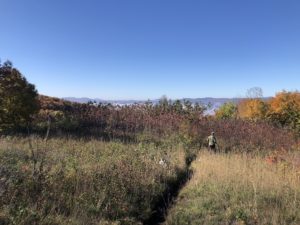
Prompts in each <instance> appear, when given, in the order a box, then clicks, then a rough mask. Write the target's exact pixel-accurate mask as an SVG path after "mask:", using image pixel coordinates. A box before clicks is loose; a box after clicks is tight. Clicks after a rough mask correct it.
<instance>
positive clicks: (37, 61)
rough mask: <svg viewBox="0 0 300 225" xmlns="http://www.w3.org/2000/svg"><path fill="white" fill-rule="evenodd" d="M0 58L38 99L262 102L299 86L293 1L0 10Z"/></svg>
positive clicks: (49, 2) (38, 0)
mask: <svg viewBox="0 0 300 225" xmlns="http://www.w3.org/2000/svg"><path fill="white" fill-rule="evenodd" d="M0 8H1V10H0V11H1V13H0V21H1V31H0V58H1V59H2V61H4V60H6V59H10V60H11V61H13V63H14V65H15V66H16V67H17V68H18V69H19V70H20V71H21V72H22V73H23V74H24V75H25V76H26V77H27V79H28V80H29V81H30V82H32V83H34V84H35V85H36V86H37V89H38V91H39V92H40V93H41V94H46V95H50V96H57V97H67V96H73V97H98V98H103V99H148V98H150V99H154V98H159V97H160V96H162V95H167V96H168V97H170V98H182V97H207V96H210V97H242V96H243V95H245V92H246V90H247V89H249V88H251V87H254V86H258V87H261V88H262V89H263V90H264V95H265V96H271V95H274V94H275V93H276V92H278V91H280V90H282V89H286V90H296V89H298V88H299V84H300V13H299V12H300V1H299V0H226V1H225V0H180V1H179V0H80V1H79V0H69V1H67V0H26V1H23V0H0Z"/></svg>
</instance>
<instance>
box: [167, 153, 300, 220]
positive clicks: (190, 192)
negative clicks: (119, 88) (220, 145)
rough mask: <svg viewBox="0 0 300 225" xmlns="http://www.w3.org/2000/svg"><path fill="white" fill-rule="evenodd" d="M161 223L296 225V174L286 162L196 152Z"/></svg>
mask: <svg viewBox="0 0 300 225" xmlns="http://www.w3.org/2000/svg"><path fill="white" fill-rule="evenodd" d="M192 167H193V170H194V176H193V179H192V180H191V181H190V182H189V184H188V185H187V187H185V188H184V190H183V191H182V193H181V194H180V196H179V199H178V201H177V202H176V203H177V204H176V205H175V206H174V208H173V209H172V210H171V212H170V214H169V216H168V219H167V224H181V225H182V224H274V225H275V224H300V211H299V208H300V174H299V172H298V171H297V168H295V167H293V166H292V165H290V164H289V163H288V162H281V163H278V164H270V163H267V162H266V160H265V159H263V158H261V157H259V156H250V155H247V154H210V153H208V152H205V151H204V152H202V153H201V154H200V155H199V157H198V159H197V160H196V161H195V162H194V163H193V165H192Z"/></svg>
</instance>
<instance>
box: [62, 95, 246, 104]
mask: <svg viewBox="0 0 300 225" xmlns="http://www.w3.org/2000/svg"><path fill="white" fill-rule="evenodd" d="M62 99H64V100H67V101H71V102H77V103H88V102H96V103H111V104H120V105H125V104H135V103H137V104H140V103H145V102H147V101H150V102H152V103H154V104H155V103H158V102H159V100H160V99H152V100H151V99H149V100H104V99H100V98H85V97H83V98H75V97H64V98H62ZM243 99H244V98H212V97H205V98H182V99H179V100H180V101H184V100H187V101H190V102H191V103H193V104H195V103H199V104H205V105H207V104H209V103H210V104H214V103H221V104H224V103H226V102H234V103H237V102H239V101H241V100H243ZM171 101H175V99H171Z"/></svg>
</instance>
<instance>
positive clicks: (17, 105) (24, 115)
mask: <svg viewBox="0 0 300 225" xmlns="http://www.w3.org/2000/svg"><path fill="white" fill-rule="evenodd" d="M37 97H38V94H37V91H36V89H35V86H34V85H33V84H30V83H28V82H27V80H26V78H25V77H24V76H23V75H22V74H21V73H20V72H19V71H18V70H17V69H16V68H13V65H12V63H11V62H10V61H7V62H5V63H3V65H1V64H0V131H6V130H13V129H17V128H21V127H25V126H26V125H28V123H29V122H30V120H31V116H32V115H33V114H34V113H36V112H37V111H38V108H39V104H38V98H37Z"/></svg>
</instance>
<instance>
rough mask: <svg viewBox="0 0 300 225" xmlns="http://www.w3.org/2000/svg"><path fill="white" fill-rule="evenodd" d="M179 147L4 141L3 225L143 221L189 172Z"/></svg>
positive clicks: (0, 167)
mask: <svg viewBox="0 0 300 225" xmlns="http://www.w3.org/2000/svg"><path fill="white" fill-rule="evenodd" d="M172 143H173V144H172ZM174 143H176V142H174V140H170V141H169V142H168V141H166V142H165V143H161V144H160V145H156V144H153V143H143V142H141V143H139V144H122V143H120V142H116V141H113V142H102V141H97V140H78V139H68V138H62V139H59V138H55V139H50V140H48V141H47V142H45V141H44V140H42V139H40V138H36V137H35V138H30V139H29V138H1V139H0V175H1V180H0V224H18V225H21V224H24V225H25V224H49V225H51V224H141V223H142V221H144V220H145V219H147V218H148V217H149V216H150V215H151V214H152V210H153V207H154V206H155V204H156V203H157V202H158V201H159V199H160V198H161V196H162V194H163V192H164V191H165V190H166V188H167V187H168V186H169V185H172V182H175V181H176V180H177V178H178V177H177V176H178V175H179V174H180V172H181V171H184V170H185V169H186V157H187V154H186V151H185V150H184V149H183V147H182V146H181V145H180V144H174ZM161 159H163V161H164V163H163V164H162V165H160V164H159V162H160V161H161Z"/></svg>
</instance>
